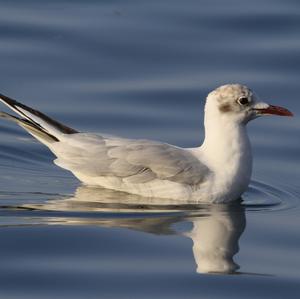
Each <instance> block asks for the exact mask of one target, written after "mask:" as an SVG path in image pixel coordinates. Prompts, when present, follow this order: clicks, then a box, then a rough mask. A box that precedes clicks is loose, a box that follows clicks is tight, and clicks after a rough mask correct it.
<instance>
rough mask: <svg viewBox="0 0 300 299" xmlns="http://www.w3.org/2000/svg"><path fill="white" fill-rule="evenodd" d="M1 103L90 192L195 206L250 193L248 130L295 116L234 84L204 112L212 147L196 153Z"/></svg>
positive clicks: (221, 89)
mask: <svg viewBox="0 0 300 299" xmlns="http://www.w3.org/2000/svg"><path fill="white" fill-rule="evenodd" d="M0 100H1V101H2V102H3V103H4V104H6V105H7V106H8V107H9V108H11V109H12V110H14V111H15V112H16V113H17V114H19V115H20V116H21V118H18V117H15V116H12V115H10V114H7V113H5V112H1V114H0V117H4V118H8V119H10V120H12V121H14V122H17V123H18V124H19V125H21V126H22V127H23V128H25V129H26V130H27V131H28V132H29V133H30V134H32V135H33V136H34V137H35V138H37V139H38V140H39V141H41V142H42V143H44V144H45V145H46V146H47V147H48V148H49V149H50V150H51V151H52V152H53V153H54V154H55V155H56V157H57V159H56V160H55V163H56V164H57V165H58V166H60V167H62V168H64V169H67V170H69V171H71V172H72V173H73V174H74V175H75V176H76V177H77V178H78V179H79V180H81V181H82V182H83V183H84V184H87V185H93V186H101V187H105V188H109V189H114V190H118V191H124V192H128V193H132V194H137V195H141V196H146V197H158V198H162V199H164V198H168V199H170V198H171V199H176V200H183V201H191V202H211V203H219V202H230V201H233V200H236V199H238V198H239V197H240V196H241V194H242V193H243V192H244V191H245V190H246V189H247V187H248V185H249V182H250V177H251V172H252V154H251V146H250V142H249V139H248V135H247V129H246V124H247V123H248V121H249V120H251V119H253V118H256V117H258V116H259V115H263V114H277V115H286V116H291V115H292V114H291V113H290V112H289V111H288V110H286V109H284V108H281V107H277V106H271V105H268V104H265V103H262V102H259V101H258V100H257V97H256V96H255V94H254V93H253V92H252V91H251V90H250V89H248V88H247V87H245V86H243V85H239V84H229V85H224V86H221V87H219V88H218V89H216V90H214V91H213V92H211V93H210V94H209V95H208V97H207V101H206V105H205V120H204V125H205V139H204V142H203V144H202V146H200V147H197V148H180V147H177V146H174V145H170V144H167V143H161V142H157V141H150V140H133V139H126V138H120V137H115V136H108V135H103V134H93V133H80V132H78V131H76V130H74V129H72V128H69V127H67V126H65V125H62V124H60V123H59V122H57V121H55V120H53V119H51V118H49V117H48V116H46V115H44V114H43V113H41V112H39V111H37V110H34V109H32V108H30V107H27V106H25V105H23V104H21V103H19V102H17V101H15V100H12V99H10V98H8V97H6V96H3V95H0Z"/></svg>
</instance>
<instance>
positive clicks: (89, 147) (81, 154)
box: [53, 133, 210, 185]
mask: <svg viewBox="0 0 300 299" xmlns="http://www.w3.org/2000/svg"><path fill="white" fill-rule="evenodd" d="M67 139H68V140H67V141H64V142H60V143H56V144H55V148H54V149H53V151H54V153H55V154H56V155H57V157H58V159H57V160H56V164H58V165H59V166H61V167H63V168H66V169H69V170H71V171H73V172H80V173H82V174H85V175H87V176H92V177H96V176H97V177H99V176H114V177H119V178H122V179H123V180H124V181H125V182H128V183H136V184H138V183H147V182H150V181H152V180H154V179H157V178H158V179H161V180H169V181H173V182H177V183H181V184H188V185H196V184H199V183H201V181H203V180H204V178H205V177H206V176H207V175H208V174H209V172H210V171H209V169H208V168H207V167H206V166H205V165H204V164H202V163H201V162H200V161H199V160H198V159H197V158H196V157H195V156H194V155H193V154H192V153H191V152H189V151H188V150H184V149H181V148H178V147H175V146H172V145H169V144H165V143H160V142H154V141H149V140H130V139H122V138H116V137H103V136H99V135H94V134H82V133H79V134H74V135H71V136H68V137H67Z"/></svg>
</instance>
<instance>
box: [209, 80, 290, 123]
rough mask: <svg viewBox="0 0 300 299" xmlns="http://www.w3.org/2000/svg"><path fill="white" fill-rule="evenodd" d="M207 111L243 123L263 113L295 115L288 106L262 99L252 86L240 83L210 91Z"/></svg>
mask: <svg viewBox="0 0 300 299" xmlns="http://www.w3.org/2000/svg"><path fill="white" fill-rule="evenodd" d="M205 111H206V113H209V114H218V115H219V117H222V118H226V119H228V120H229V119H231V120H232V121H233V122H237V123H242V124H246V123H248V122H249V121H250V120H252V119H255V118H257V117H259V116H263V115H280V116H293V114H292V113H291V112H290V111H289V110H287V109H286V108H283V107H279V106H273V105H270V104H267V103H265V102H262V101H260V100H259V99H258V97H257V96H256V95H255V93H254V92H253V91H252V90H251V89H250V88H248V87H247V86H244V85H240V84H227V85H223V86H220V87H218V88H217V89H215V90H213V91H212V92H211V93H209V95H208V97H207V101H206V105H205Z"/></svg>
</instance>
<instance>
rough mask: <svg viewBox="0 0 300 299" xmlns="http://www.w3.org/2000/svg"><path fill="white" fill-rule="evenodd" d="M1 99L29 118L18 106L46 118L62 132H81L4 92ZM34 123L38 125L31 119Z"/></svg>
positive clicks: (0, 96) (0, 95)
mask: <svg viewBox="0 0 300 299" xmlns="http://www.w3.org/2000/svg"><path fill="white" fill-rule="evenodd" d="M0 99H1V100H2V101H3V102H5V103H6V104H7V105H9V106H11V107H12V108H14V109H15V110H18V112H20V113H21V114H22V115H23V116H24V117H25V118H28V117H27V116H26V115H25V114H24V113H23V112H21V111H20V109H18V108H22V109H24V110H26V111H28V112H30V113H32V114H34V115H35V116H37V117H40V118H41V119H43V120H45V121H46V122H49V123H50V124H52V125H53V126H54V127H56V128H57V129H58V130H60V131H61V132H62V133H65V134H76V133H79V132H78V131H77V130H75V129H73V128H70V127H68V126H66V125H63V124H61V123H59V122H58V121H56V120H54V119H52V118H50V117H49V116H47V115H45V114H44V113H42V112H40V111H38V110H35V109H33V108H31V107H29V106H26V105H24V104H22V103H20V102H18V101H16V100H14V99H12V98H10V97H8V96H6V95H4V94H1V93H0ZM29 120H30V121H31V122H32V123H34V124H35V125H38V124H37V123H36V122H35V121H33V120H31V119H29Z"/></svg>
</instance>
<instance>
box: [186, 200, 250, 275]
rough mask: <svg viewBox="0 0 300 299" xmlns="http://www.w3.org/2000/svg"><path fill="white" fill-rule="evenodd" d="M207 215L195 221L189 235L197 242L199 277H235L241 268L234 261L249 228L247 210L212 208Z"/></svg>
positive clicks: (196, 259) (239, 208)
mask: <svg viewBox="0 0 300 299" xmlns="http://www.w3.org/2000/svg"><path fill="white" fill-rule="evenodd" d="M207 212H208V213H207V215H206V216H203V217H197V218H193V219H192V220H191V221H192V223H193V229H192V230H191V231H190V232H189V233H188V234H187V235H188V236H189V237H190V238H191V239H192V240H193V243H194V245H193V253H194V257H195V262H196V264H197V272H198V273H208V272H216V273H217V272H219V273H234V272H235V271H236V270H238V269H239V266H238V265H237V264H236V263H235V262H234V261H233V256H234V255H235V254H236V253H238V251H239V246H238V241H239V238H240V236H241V235H242V233H243V231H244V229H245V226H246V217H245V211H244V207H243V206H241V205H238V204H237V205H234V206H218V205H217V206H212V207H211V208H210V209H209V210H208V211H207Z"/></svg>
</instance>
